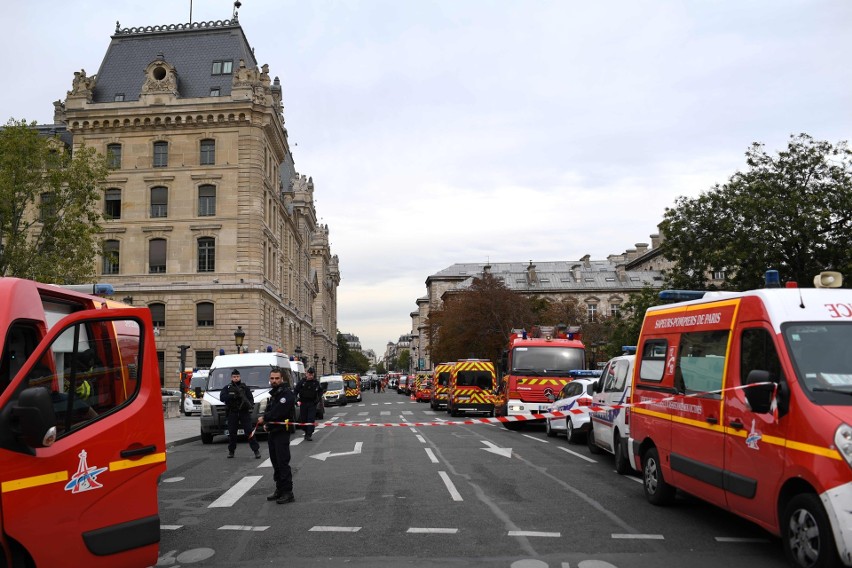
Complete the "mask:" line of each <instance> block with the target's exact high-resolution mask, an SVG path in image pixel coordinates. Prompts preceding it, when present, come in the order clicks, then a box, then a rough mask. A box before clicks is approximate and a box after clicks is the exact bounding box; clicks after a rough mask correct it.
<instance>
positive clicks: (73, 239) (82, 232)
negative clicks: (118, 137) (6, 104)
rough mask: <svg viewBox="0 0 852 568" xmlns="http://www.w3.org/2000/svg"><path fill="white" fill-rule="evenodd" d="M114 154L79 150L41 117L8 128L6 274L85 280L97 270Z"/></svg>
mask: <svg viewBox="0 0 852 568" xmlns="http://www.w3.org/2000/svg"><path fill="white" fill-rule="evenodd" d="M106 176H107V163H106V159H105V158H104V157H103V156H102V155H100V154H98V153H97V152H95V150H94V149H92V148H87V147H84V146H83V147H78V148H75V149H74V152H73V154H72V153H71V152H70V151H69V150H68V149H67V148H66V147H65V145H64V144H63V143H62V142H61V141H60V140H59V139H58V138H55V137H48V136H42V135H40V134H39V133H38V131H37V130H36V129H35V124H27V123H26V121H23V120H21V121H15V120H9V122H7V123H6V126H5V127H4V128H2V129H0V275H2V276H17V277H20V278H30V279H33V280H39V281H42V282H53V283H60V284H62V283H75V282H77V283H79V282H85V281H90V280H91V279H92V278H93V277H94V269H95V263H94V259H95V257H96V255H97V254H98V252H99V250H100V238H99V233H100V232H101V226H100V221H101V219H102V215H101V213H100V208H99V207H98V206H97V205H98V202H99V200H100V198H101V192H100V189H99V188H100V187H101V186H102V184H103V183H104V181H105V180H106Z"/></svg>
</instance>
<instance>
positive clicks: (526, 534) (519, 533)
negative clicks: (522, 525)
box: [509, 531, 562, 538]
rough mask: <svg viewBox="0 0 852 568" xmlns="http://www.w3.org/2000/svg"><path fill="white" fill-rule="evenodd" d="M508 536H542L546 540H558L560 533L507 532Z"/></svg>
mask: <svg viewBox="0 0 852 568" xmlns="http://www.w3.org/2000/svg"><path fill="white" fill-rule="evenodd" d="M509 536H543V537H547V538H560V537H561V536H562V533H558V532H540V531H509Z"/></svg>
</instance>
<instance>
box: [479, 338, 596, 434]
mask: <svg viewBox="0 0 852 568" xmlns="http://www.w3.org/2000/svg"><path fill="white" fill-rule="evenodd" d="M579 332H580V328H579V327H571V328H567V329H565V330H564V331H562V330H557V329H556V328H555V327H552V326H547V327H546V326H534V327H533V328H532V329H531V331H530V333H527V331H526V330H523V329H513V330H512V333H511V334H510V335H509V346H508V348H507V349H506V350H505V351H504V353H503V359H502V361H501V371H502V373H503V376H502V379H501V381H500V387H499V394H498V397H497V398H498V400H499V401H500V404H499V406H498V407H497V408H496V411H495V412H496V414H497V415H498V416H517V415H520V414H537V413H541V412H547V408H548V406H549V405H550V402H551V401H550V399H548V395H555V394H556V393H558V392H559V391H560V390H562V387H563V386H565V385H566V384H568V383H569V382H571V380H572V377H571V374H570V373H571V371H573V370H578V369H585V368H586V367H585V365H586V363H585V362H586V350H585V347H584V345H583V342H582V341H580V333H579ZM521 424H523V422H504V423H503V425H504V426H506V428H509V429H510V430H513V429H515V428H517V427H519V426H520V425H521Z"/></svg>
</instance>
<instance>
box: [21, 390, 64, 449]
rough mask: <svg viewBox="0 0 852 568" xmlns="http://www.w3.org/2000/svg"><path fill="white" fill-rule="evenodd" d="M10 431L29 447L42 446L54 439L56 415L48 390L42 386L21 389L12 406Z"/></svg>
mask: <svg viewBox="0 0 852 568" xmlns="http://www.w3.org/2000/svg"><path fill="white" fill-rule="evenodd" d="M12 431H13V432H14V433H15V434H16V435H17V436H18V437H19V438H20V439H21V440H22V441H23V442H24V443H25V444H26V445H27V446H29V447H31V448H44V447H47V446H50V445H51V444H53V442H54V441H56V415H55V414H54V413H53V401H52V400H51V398H50V391H48V390H47V389H45V388H42V387H35V388H28V389H24V390H23V391H21V395H20V396H19V397H18V400H17V401H16V402H15V404H14V406H12Z"/></svg>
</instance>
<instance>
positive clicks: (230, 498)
mask: <svg viewBox="0 0 852 568" xmlns="http://www.w3.org/2000/svg"><path fill="white" fill-rule="evenodd" d="M262 478H263V476H262V475H247V476H245V477H244V478H242V479H241V480H239V481H238V482H236V483H235V484H234V486H233V487H231V488H230V489H228V490H227V491H225V493H223V494H222V496H221V497H219V498H218V499H216V500H215V501H213V502H212V503H210V504H209V505H207V508H208V509H212V508H214V507H231V506H232V505H233V504H234V503H236V502H237V501H239V500H240V497H242V496H243V495H245V494H246V493H248V492H249V491H250V490H251V488H252V487H254V486H255V484H256V483H257V482H258V481H260V480H261V479H262Z"/></svg>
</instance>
